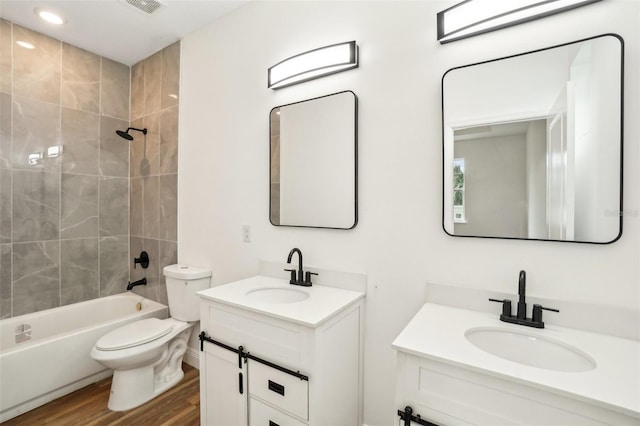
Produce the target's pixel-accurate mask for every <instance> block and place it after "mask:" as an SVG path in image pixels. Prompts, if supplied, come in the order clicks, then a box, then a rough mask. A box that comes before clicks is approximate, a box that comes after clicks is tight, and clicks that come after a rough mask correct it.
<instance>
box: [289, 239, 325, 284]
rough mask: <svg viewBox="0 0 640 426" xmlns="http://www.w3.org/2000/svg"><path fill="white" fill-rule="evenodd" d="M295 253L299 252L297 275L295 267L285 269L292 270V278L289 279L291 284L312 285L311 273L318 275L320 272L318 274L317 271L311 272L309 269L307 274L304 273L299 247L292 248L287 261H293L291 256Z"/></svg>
mask: <svg viewBox="0 0 640 426" xmlns="http://www.w3.org/2000/svg"><path fill="white" fill-rule="evenodd" d="M294 253H298V273H297V275H296V270H295V269H285V271H289V272H291V279H290V280H289V284H292V285H300V286H303V287H311V285H312V284H313V283H312V282H311V275H318V274H316V273H315V272H309V271H307V273H306V274H305V273H304V271H303V270H302V252H301V251H300V249H299V248H297V247H296V248H292V249H291V251H290V252H289V257H287V263H291V258H292V257H293V254H294Z"/></svg>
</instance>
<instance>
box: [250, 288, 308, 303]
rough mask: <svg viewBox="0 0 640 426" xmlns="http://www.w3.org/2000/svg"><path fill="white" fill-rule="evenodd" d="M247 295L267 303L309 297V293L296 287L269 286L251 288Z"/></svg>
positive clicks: (292, 301) (294, 300)
mask: <svg viewBox="0 0 640 426" xmlns="http://www.w3.org/2000/svg"><path fill="white" fill-rule="evenodd" d="M247 297H248V298H250V299H253V300H256V301H261V302H265V303H296V302H302V301H303V300H306V299H308V298H309V293H307V292H306V291H303V290H298V289H294V288H280V287H267V288H258V289H255V290H250V291H248V292H247Z"/></svg>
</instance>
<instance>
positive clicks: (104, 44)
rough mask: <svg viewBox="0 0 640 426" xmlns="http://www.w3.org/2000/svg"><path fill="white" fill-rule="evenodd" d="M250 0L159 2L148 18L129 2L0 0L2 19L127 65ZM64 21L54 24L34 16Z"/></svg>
mask: <svg viewBox="0 0 640 426" xmlns="http://www.w3.org/2000/svg"><path fill="white" fill-rule="evenodd" d="M248 1H249V0H160V2H161V3H164V4H165V6H163V7H160V8H158V9H157V10H156V11H155V12H153V14H151V15H148V14H146V13H144V12H142V11H141V10H139V9H137V8H135V7H133V6H131V5H130V4H128V3H127V2H126V0H39V1H38V0H0V16H1V17H2V18H4V19H7V20H9V21H12V22H14V23H16V24H19V25H22V26H24V27H27V28H29V29H32V30H34V31H38V32H40V33H43V34H46V35H48V36H50V37H53V38H56V39H58V40H62V41H64V42H66V43H69V44H72V45H74V46H77V47H80V48H83V49H85V50H89V51H91V52H93V53H97V54H98V55H101V56H105V57H107V58H109V59H113V60H114V61H117V62H121V63H123V64H126V65H133V64H135V63H136V62H138V61H140V60H142V59H144V58H146V57H148V56H149V55H151V54H153V53H155V52H157V51H158V50H160V49H162V48H164V47H166V46H168V45H169V44H171V43H173V42H175V41H176V40H178V39H180V38H182V37H183V36H185V35H187V34H189V33H191V32H193V31H195V30H197V29H198V28H200V27H203V26H205V25H207V24H209V23H211V22H212V21H214V20H216V19H218V18H219V17H221V16H223V15H225V14H227V13H229V12H231V11H233V10H234V9H237V8H238V7H240V6H242V5H244V4H246V3H247V2H248ZM36 8H41V9H47V10H51V11H52V12H55V13H58V14H59V15H61V16H62V17H63V18H64V19H65V23H64V24H63V25H52V24H49V23H47V22H45V21H43V20H42V19H40V17H39V16H38V15H36V13H35V9H36Z"/></svg>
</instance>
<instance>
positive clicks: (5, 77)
mask: <svg viewBox="0 0 640 426" xmlns="http://www.w3.org/2000/svg"><path fill="white" fill-rule="evenodd" d="M11 33H12V31H11V22H9V21H7V20H6V19H0V92H4V93H11V92H12V89H13V36H12V34H11Z"/></svg>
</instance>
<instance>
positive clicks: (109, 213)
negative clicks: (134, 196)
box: [100, 177, 129, 237]
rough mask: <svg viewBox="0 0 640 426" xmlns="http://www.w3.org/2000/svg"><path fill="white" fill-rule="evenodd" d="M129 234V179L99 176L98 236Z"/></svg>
mask: <svg viewBox="0 0 640 426" xmlns="http://www.w3.org/2000/svg"><path fill="white" fill-rule="evenodd" d="M128 234H129V179H128V178H118V177H115V178H110V177H106V178H105V177H103V178H100V236H103V237H107V236H116V235H128Z"/></svg>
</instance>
